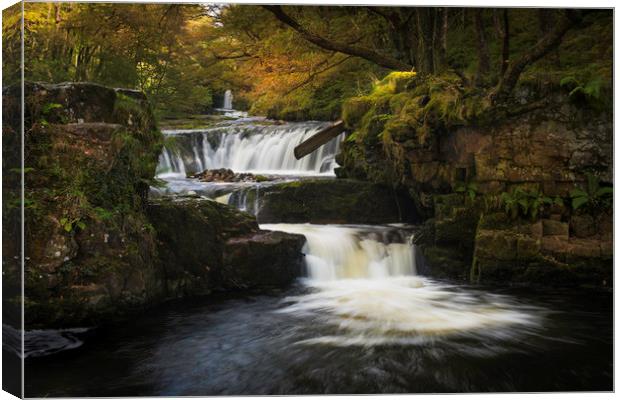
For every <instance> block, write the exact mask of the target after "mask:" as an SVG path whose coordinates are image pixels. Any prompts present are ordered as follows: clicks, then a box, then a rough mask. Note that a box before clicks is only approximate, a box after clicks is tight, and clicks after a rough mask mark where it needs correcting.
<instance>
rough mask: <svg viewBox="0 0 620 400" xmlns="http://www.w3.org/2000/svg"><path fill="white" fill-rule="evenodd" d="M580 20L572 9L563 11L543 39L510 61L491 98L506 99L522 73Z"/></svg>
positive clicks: (557, 44) (551, 48)
mask: <svg viewBox="0 0 620 400" xmlns="http://www.w3.org/2000/svg"><path fill="white" fill-rule="evenodd" d="M578 20H579V17H578V15H574V14H572V13H571V12H570V10H566V11H563V12H562V14H561V15H560V16H559V17H558V19H557V23H556V24H555V26H554V27H553V29H552V30H550V31H549V32H548V33H547V34H546V35H545V36H543V38H542V39H540V40H539V41H538V42H537V43H536V44H535V45H534V46H533V47H532V48H531V49H530V50H529V51H528V52H527V53H525V54H523V55H522V56H521V57H519V58H518V59H516V60H514V61H512V62H510V63H509V65H508V68H506V72H505V73H504V74H503V75H502V77H501V79H500V81H499V84H498V85H497V87H496V88H495V90H494V91H493V92H492V93H491V99H492V101H493V102H495V103H497V102H499V101H502V100H505V99H506V97H508V95H510V93H511V92H512V90H513V89H514V87H515V86H516V84H517V82H518V80H519V77H520V76H521V73H523V71H524V70H525V68H527V67H528V66H529V65H530V64H532V63H534V62H536V61H538V60H540V59H541V58H542V57H544V56H545V55H546V54H548V53H549V52H550V51H552V50H553V49H555V48H556V47H557V46H559V44H560V43H561V41H562V38H563V37H564V35H565V34H566V32H568V30H569V29H570V28H572V27H573V26H574V25H575V24H576V23H577V22H578Z"/></svg>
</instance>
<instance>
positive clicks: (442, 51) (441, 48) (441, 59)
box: [433, 7, 448, 72]
mask: <svg viewBox="0 0 620 400" xmlns="http://www.w3.org/2000/svg"><path fill="white" fill-rule="evenodd" d="M436 11H437V15H436V17H435V38H434V45H433V47H434V48H435V49H436V55H435V72H439V71H443V70H444V69H445V68H446V66H447V61H446V54H447V52H448V9H447V8H445V7H444V8H441V9H437V10H436Z"/></svg>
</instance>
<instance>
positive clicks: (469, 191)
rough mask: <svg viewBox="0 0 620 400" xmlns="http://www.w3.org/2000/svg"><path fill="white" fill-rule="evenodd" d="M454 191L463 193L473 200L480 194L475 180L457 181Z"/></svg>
mask: <svg viewBox="0 0 620 400" xmlns="http://www.w3.org/2000/svg"><path fill="white" fill-rule="evenodd" d="M454 191H455V192H456V193H463V194H464V195H465V197H466V198H468V199H469V200H470V201H473V200H475V199H476V196H477V195H478V185H476V183H475V182H468V183H465V182H457V183H456V185H455V188H454Z"/></svg>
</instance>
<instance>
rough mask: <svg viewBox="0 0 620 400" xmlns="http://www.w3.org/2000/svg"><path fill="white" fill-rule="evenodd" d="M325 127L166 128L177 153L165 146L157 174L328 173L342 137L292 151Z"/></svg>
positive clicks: (291, 125) (294, 124) (316, 124)
mask: <svg viewBox="0 0 620 400" xmlns="http://www.w3.org/2000/svg"><path fill="white" fill-rule="evenodd" d="M325 126H326V123H320V122H314V123H288V124H282V125H258V124H246V125H233V126H226V127H217V128H211V129H203V130H171V131H164V134H165V135H170V136H174V137H175V139H176V140H175V143H176V146H175V147H176V148H177V149H176V151H172V150H171V149H168V148H164V150H163V152H162V155H161V157H160V160H159V166H158V171H157V172H158V174H166V173H176V174H178V175H181V174H182V175H183V176H184V175H185V173H186V172H188V173H195V172H200V171H203V170H204V169H213V168H230V169H232V170H233V171H235V172H252V173H257V174H282V175H318V174H323V175H333V170H334V168H335V167H336V162H335V160H334V158H335V156H336V154H337V153H338V149H339V145H340V141H341V140H342V137H337V138H334V139H333V140H331V141H330V142H329V143H326V144H325V145H323V146H321V147H320V148H319V149H318V150H316V151H315V152H314V153H312V154H310V155H308V156H306V157H304V158H302V159H301V160H297V159H295V156H294V154H293V149H294V148H295V146H297V145H298V144H299V143H301V142H302V141H304V140H306V139H307V138H309V137H310V136H312V135H314V134H315V133H317V132H318V131H319V130H320V129H321V128H323V127H325Z"/></svg>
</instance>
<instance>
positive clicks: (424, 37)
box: [416, 7, 435, 75]
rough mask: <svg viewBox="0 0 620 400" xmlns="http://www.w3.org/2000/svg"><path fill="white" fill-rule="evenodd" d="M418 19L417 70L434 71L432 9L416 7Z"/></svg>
mask: <svg viewBox="0 0 620 400" xmlns="http://www.w3.org/2000/svg"><path fill="white" fill-rule="evenodd" d="M416 14H417V20H418V65H417V67H418V71H419V72H420V73H421V74H423V75H427V74H432V73H433V72H434V64H435V63H434V61H433V36H434V35H433V27H434V23H433V10H432V9H430V8H428V7H418V8H416Z"/></svg>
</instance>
